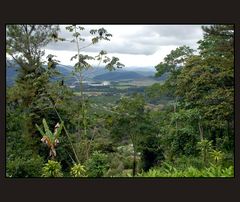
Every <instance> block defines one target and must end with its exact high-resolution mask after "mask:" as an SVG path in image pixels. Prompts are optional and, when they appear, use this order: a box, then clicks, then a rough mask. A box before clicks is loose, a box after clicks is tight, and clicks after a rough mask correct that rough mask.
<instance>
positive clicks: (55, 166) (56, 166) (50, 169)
mask: <svg viewBox="0 0 240 202" xmlns="http://www.w3.org/2000/svg"><path fill="white" fill-rule="evenodd" d="M62 176H63V173H62V167H61V164H60V163H59V162H57V161H53V160H48V162H47V163H46V164H45V165H44V166H43V168H42V177H62Z"/></svg>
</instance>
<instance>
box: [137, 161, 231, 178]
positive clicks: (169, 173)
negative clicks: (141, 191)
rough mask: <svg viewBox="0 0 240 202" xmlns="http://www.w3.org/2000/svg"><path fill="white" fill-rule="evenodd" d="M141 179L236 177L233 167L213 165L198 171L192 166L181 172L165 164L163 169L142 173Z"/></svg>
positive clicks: (153, 169)
mask: <svg viewBox="0 0 240 202" xmlns="http://www.w3.org/2000/svg"><path fill="white" fill-rule="evenodd" d="M138 176H139V177H234V169H233V166H230V167H228V168H222V167H221V166H215V165H211V166H210V167H206V168H203V169H196V168H194V167H192V166H190V167H188V168H186V169H184V170H180V169H177V168H175V167H173V166H171V165H169V164H166V163H165V164H164V166H163V168H151V169H150V170H149V171H148V172H146V173H141V174H139V175H138Z"/></svg>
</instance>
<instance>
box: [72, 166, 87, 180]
mask: <svg viewBox="0 0 240 202" xmlns="http://www.w3.org/2000/svg"><path fill="white" fill-rule="evenodd" d="M70 175H71V176H72V177H86V170H85V166H83V165H81V164H74V165H73V167H72V168H71V171H70Z"/></svg>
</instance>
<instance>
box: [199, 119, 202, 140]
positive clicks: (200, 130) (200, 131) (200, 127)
mask: <svg viewBox="0 0 240 202" xmlns="http://www.w3.org/2000/svg"><path fill="white" fill-rule="evenodd" d="M198 129H199V134H200V140H201V141H203V128H202V126H201V123H200V121H198Z"/></svg>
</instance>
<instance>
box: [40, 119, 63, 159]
mask: <svg viewBox="0 0 240 202" xmlns="http://www.w3.org/2000/svg"><path fill="white" fill-rule="evenodd" d="M42 122H43V126H44V130H45V132H43V130H42V129H41V128H40V127H39V126H38V125H37V124H36V127H37V129H38V130H39V132H40V133H41V135H42V139H41V141H42V142H43V143H45V144H46V145H47V146H48V147H49V150H50V151H49V156H50V157H51V158H52V159H54V158H55V157H56V155H57V153H56V150H55V148H56V146H57V145H58V143H59V139H58V138H59V135H60V133H61V131H62V127H63V122H62V123H61V124H59V123H57V124H56V125H55V127H54V132H53V133H52V132H51V131H50V129H49V127H48V124H47V122H46V120H45V119H43V121H42Z"/></svg>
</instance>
